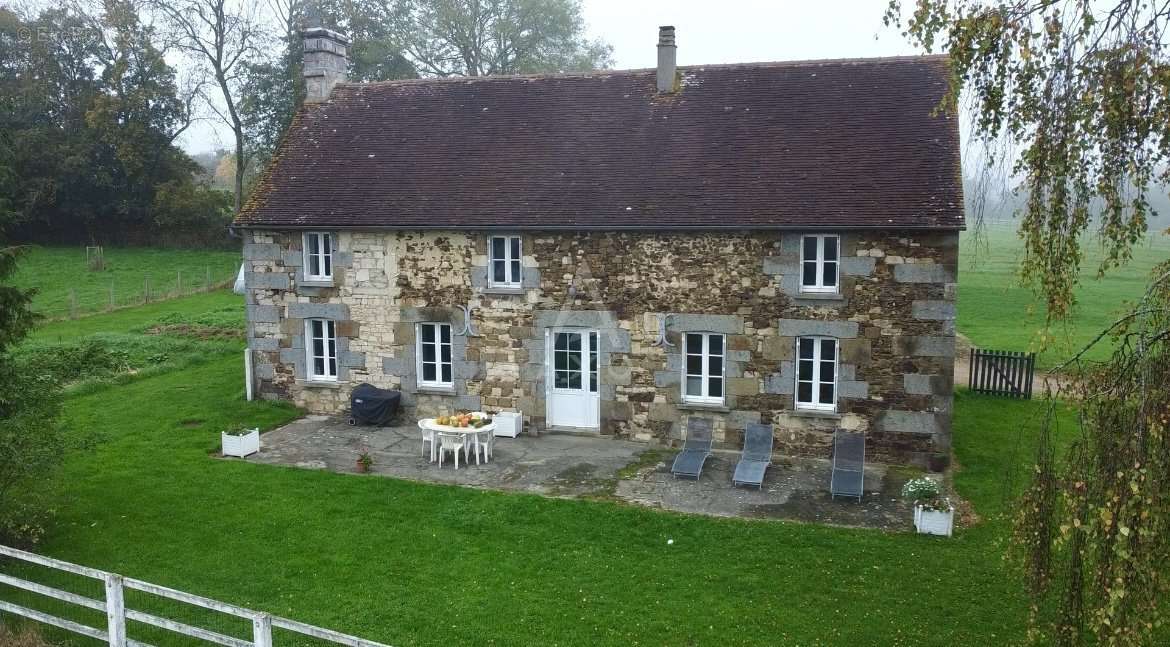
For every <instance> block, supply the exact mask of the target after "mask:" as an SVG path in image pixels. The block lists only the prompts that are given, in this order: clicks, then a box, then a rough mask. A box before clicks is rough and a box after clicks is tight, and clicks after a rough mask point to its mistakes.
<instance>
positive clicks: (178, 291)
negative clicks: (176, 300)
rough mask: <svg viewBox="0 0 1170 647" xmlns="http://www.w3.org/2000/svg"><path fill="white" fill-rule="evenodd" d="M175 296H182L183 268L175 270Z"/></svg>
mask: <svg viewBox="0 0 1170 647" xmlns="http://www.w3.org/2000/svg"><path fill="white" fill-rule="evenodd" d="M175 296H177V297H181V296H183V270H176V274H175Z"/></svg>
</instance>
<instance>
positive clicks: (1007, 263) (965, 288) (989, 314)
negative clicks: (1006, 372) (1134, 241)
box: [958, 228, 1170, 368]
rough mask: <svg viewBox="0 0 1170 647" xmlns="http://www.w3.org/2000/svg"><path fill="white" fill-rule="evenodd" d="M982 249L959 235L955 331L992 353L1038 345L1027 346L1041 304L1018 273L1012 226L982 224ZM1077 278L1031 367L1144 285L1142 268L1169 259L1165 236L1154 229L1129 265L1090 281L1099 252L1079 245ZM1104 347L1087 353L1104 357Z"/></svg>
mask: <svg viewBox="0 0 1170 647" xmlns="http://www.w3.org/2000/svg"><path fill="white" fill-rule="evenodd" d="M987 234H988V236H987V242H988V245H987V247H988V249H987V250H980V249H979V248H978V246H977V245H975V244H974V242H975V241H974V239H973V236H972V234H970V233H966V234H964V235H963V237H962V239H961V244H960V252H961V255H962V258H961V263H960V266H959V302H958V314H959V320H958V329H959V332H961V333H963V334H964V335H966V336H967V337H969V338H970V339H971V341H972V342H973V343H974V344H975V345H976V346H979V347H983V348H992V349H997V350H1040V348H1039V347H1038V345H1037V344H1036V343H1035V342H1037V341H1038V337H1037V333H1039V332H1040V331H1041V330H1043V328H1044V303H1043V301H1041V300H1039V299H1037V298H1035V296H1034V295H1033V294H1032V291H1031V290H1030V289H1029V288H1025V287H1021V285H1020V281H1019V277H1018V267H1019V258H1020V255H1021V254H1022V252H1023V246H1022V244H1021V242H1020V240H1019V238H1018V237H1017V236H1016V234H1015V232H1014V230H1011V229H1007V228H998V229H990V230H989V231H988V232H987ZM1085 249H1086V261H1085V263H1084V272H1083V278H1082V280H1081V285H1080V287H1079V288H1078V290H1077V292H1076V294H1077V301H1078V304H1077V306H1076V308H1075V310H1074V312H1073V316H1072V317H1071V318H1070V319H1069V320H1068V321H1067V322H1064V323H1063V324H1060V325H1058V326H1057V327H1056V328H1055V329H1054V330H1053V331H1052V332H1053V334H1054V335H1055V337H1056V339H1055V341H1054V343H1053V344H1052V345H1051V346H1050V347H1049V348H1048V349H1046V350H1044V352H1042V353H1041V355H1040V357H1039V358H1038V366H1040V367H1041V368H1047V367H1051V366H1053V365H1055V364H1058V363H1060V362H1061V361H1062V360H1063V359H1066V358H1067V357H1068V356H1069V355H1071V354H1072V353H1073V352H1075V351H1077V350H1080V349H1081V348H1082V347H1083V346H1084V345H1085V344H1087V343H1088V342H1089V341H1090V340H1092V338H1093V337H1094V336H1096V335H1097V333H1098V332H1100V331H1101V330H1103V329H1104V328H1105V327H1106V326H1108V325H1109V324H1110V323H1112V322H1113V321H1115V320H1116V318H1117V314H1118V312H1119V311H1121V309H1122V308H1123V307H1124V304H1125V302H1126V301H1133V300H1135V299H1137V298H1138V297H1140V296H1141V294H1142V292H1143V291H1144V290H1145V286H1146V284H1147V280H1148V278H1149V274H1150V270H1151V269H1152V268H1153V267H1154V265H1155V264H1157V263H1159V262H1161V261H1164V260H1166V259H1167V258H1170V236H1166V235H1162V234H1155V235H1153V236H1152V237H1151V239H1150V241H1149V242H1147V243H1145V244H1142V245H1141V246H1139V247H1138V249H1136V250H1135V252H1134V259H1133V261H1132V262H1131V263H1129V264H1128V265H1126V266H1125V267H1122V268H1120V269H1117V270H1113V271H1112V272H1110V273H1109V274H1108V275H1106V276H1105V277H1104V278H1102V279H1098V278H1096V270H1097V265H1098V263H1099V262H1100V258H1101V255H1100V253H1099V249H1097V248H1096V247H1094V246H1093V245H1092V243H1089V244H1087V245H1086V248H1085ZM1108 348H1109V347H1108V344H1104V345H1101V346H1100V347H1098V348H1097V349H1096V350H1094V351H1093V352H1092V353H1091V354H1090V355H1089V357H1090V358H1091V359H1104V358H1105V357H1107V356H1108V352H1109V351H1108Z"/></svg>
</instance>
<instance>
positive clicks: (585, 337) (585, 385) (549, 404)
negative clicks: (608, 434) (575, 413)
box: [544, 326, 601, 431]
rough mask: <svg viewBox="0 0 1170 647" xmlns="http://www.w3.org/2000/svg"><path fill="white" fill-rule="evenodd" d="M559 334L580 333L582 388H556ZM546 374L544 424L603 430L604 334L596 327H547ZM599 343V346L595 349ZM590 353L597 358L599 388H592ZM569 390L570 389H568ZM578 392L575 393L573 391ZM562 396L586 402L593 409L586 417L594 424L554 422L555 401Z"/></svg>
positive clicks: (545, 337) (545, 335)
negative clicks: (602, 354) (602, 374)
mask: <svg viewBox="0 0 1170 647" xmlns="http://www.w3.org/2000/svg"><path fill="white" fill-rule="evenodd" d="M558 333H576V334H580V335H581V388H580V389H579V390H578V389H557V388H556V376H555V371H556V360H555V358H554V353H555V352H556V335H557V334H558ZM544 340H545V353H544V362H545V377H544V383H545V388H544V402H545V412H544V415H545V424H546V425H548V426H550V427H566V428H570V429H582V430H589V431H599V430H600V429H601V348H600V347H601V333H600V331H598V330H597V329H595V328H587V327H582V326H552V327H549V328H545V331H544ZM594 345H596V346H597V348H593V346H594ZM591 356H595V357H596V358H597V370H596V374H597V390H596V391H591V390H590V388H589V387H590V380H591V378H592V375H593V373H594V371H593V370H592V367H591V366H590V359H591ZM566 391H568V392H566ZM573 392H576V393H573ZM559 397H578V398H581V399H582V400H586V401H587V405H586V406H589V407H590V408H591V409H592V410H591V411H588V412H587V414H588V415H587V416H586V420H587V421H588V420H592V421H593V423H594V424H593V425H584V426H582V425H569V424H563V423H557V422H555V415H554V411H553V410H554V405H555V404H556V403H555V400H556V399H557V398H559Z"/></svg>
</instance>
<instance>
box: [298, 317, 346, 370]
mask: <svg viewBox="0 0 1170 647" xmlns="http://www.w3.org/2000/svg"><path fill="white" fill-rule="evenodd" d="M317 324H320V325H321V327H320V332H321V334H320V335H318V334H317V332H318V331H317V330H315V328H316V325H317ZM318 339H319V340H321V354H319V355H318V354H317V352H316V351H317V348H316V347H317V340H318ZM318 358H320V359H321V364H322V366H323V372H321V373H318V372H317V359H318ZM305 361H306V364H305V377H306V379H308V380H309V381H310V382H336V381H337V374H338V370H337V324H336V322H334V321H333V320H332V319H306V320H305Z"/></svg>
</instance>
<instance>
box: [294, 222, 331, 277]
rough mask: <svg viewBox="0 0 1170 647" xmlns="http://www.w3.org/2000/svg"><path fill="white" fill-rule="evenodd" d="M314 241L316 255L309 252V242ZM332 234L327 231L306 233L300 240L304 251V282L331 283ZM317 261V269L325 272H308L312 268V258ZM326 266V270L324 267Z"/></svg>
mask: <svg viewBox="0 0 1170 647" xmlns="http://www.w3.org/2000/svg"><path fill="white" fill-rule="evenodd" d="M312 239H315V240H316V241H317V249H318V250H319V251H318V252H317V254H312V253H310V252H309V241H310V240H312ZM333 243H334V239H333V233H332V232H328V231H306V232H305V235H304V237H303V239H302V240H301V247H302V249H303V251H304V261H303V262H304V266H303V267H304V272H305V280H306V281H332V280H333ZM314 257H315V258H316V259H317V269H318V270H327V271H324V272H319V273H317V274H314V273H313V272H312V271H310V268H312V267H313V258H314ZM326 265H328V268H326V267H325V266H326Z"/></svg>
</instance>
